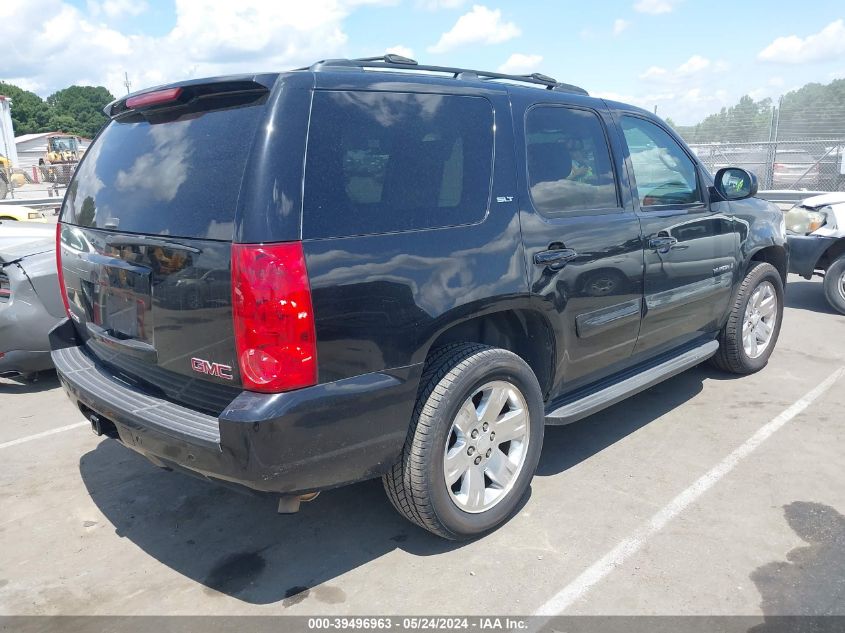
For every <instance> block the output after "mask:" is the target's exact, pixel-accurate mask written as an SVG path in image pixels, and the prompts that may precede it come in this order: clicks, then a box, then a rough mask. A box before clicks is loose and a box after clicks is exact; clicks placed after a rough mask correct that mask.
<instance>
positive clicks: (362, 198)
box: [303, 91, 493, 238]
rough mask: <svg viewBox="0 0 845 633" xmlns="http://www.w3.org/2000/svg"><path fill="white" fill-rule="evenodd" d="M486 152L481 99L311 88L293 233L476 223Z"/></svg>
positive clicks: (485, 105)
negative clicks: (299, 227)
mask: <svg viewBox="0 0 845 633" xmlns="http://www.w3.org/2000/svg"><path fill="white" fill-rule="evenodd" d="M492 156H493V110H492V107H491V105H490V102H489V101H487V100H486V99H484V98H481V97H465V96H456V95H435V94H414V93H383V92H357V91H320V92H317V93H315V95H314V103H313V106H312V113H311V127H310V130H309V134H308V151H307V159H306V167H305V200H304V218H303V236H304V237H306V238H325V237H338V236H347V235H361V234H372V233H388V232H393V231H405V230H412V229H426V228H435V227H445V226H456V225H460V224H471V223H473V222H478V221H480V220H481V219H482V218H483V217H484V215H485V213H486V211H487V203H488V199H489V192H490V172H491V167H492Z"/></svg>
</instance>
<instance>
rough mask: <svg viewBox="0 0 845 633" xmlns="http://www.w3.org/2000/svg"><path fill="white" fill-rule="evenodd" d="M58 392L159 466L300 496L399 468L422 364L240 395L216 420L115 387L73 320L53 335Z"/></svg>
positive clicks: (128, 388) (129, 387)
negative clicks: (107, 424) (110, 426)
mask: <svg viewBox="0 0 845 633" xmlns="http://www.w3.org/2000/svg"><path fill="white" fill-rule="evenodd" d="M50 342H51V347H52V348H53V352H52V358H53V362H54V364H55V365H56V370H57V372H58V375H59V379H60V380H61V383H62V386H63V387H64V389H65V391H66V393H67V394H68V396H69V397H70V399H71V400H72V401H73V402H74V403H75V404H76V405H77V406H79V407H80V409H82V410H83V411H84V412H89V411H90V412H94V413H96V414H97V415H99V416H101V417H103V418H106V419H107V420H109V421H111V422H112V423H114V425H115V427H116V428H117V431H118V434H119V440H120V441H121V442H122V443H123V444H125V445H126V446H128V447H129V448H131V449H133V450H135V451H137V452H139V453H141V454H143V455H145V456H146V457H148V458H149V459H150V460H151V461H153V462H154V463H156V464H158V465H163V466H171V467H177V468H181V469H187V470H189V471H192V472H193V473H196V474H199V475H202V476H204V477H206V478H208V479H211V480H219V481H222V482H227V483H231V484H236V485H240V486H243V487H246V488H249V489H252V490H257V491H261V492H273V493H302V492H309V491H313V490H322V489H326V488H333V487H336V486H339V485H343V484H346V483H352V482H355V481H360V480H363V479H370V478H372V477H377V476H379V475H381V474H383V473H384V472H386V471H387V470H388V469H389V468H390V467H391V466H392V465H393V463H394V462H395V461H396V459H397V458H398V456H399V453H400V452H401V450H402V446H403V444H404V442H405V436H406V434H407V431H408V424H409V421H410V418H411V412H412V409H413V406H414V400H415V397H416V391H417V384H418V382H419V378H420V374H421V371H422V366H421V365H413V366H410V367H404V368H399V369H394V370H389V371H387V372H378V373H371V374H364V375H361V376H355V377H353V378H347V379H344V380H339V381H337V382H332V383H324V384H321V385H316V386H314V387H309V388H307V389H300V390H297V391H291V392H288V393H280V394H259V393H253V392H249V391H244V392H242V393H241V394H240V395H239V396H238V397H236V398H235V399H234V400H233V401H232V402H231V403H230V404H229V406H228V407H227V408H226V409H225V410H224V411H223V412H222V413H221V414H220V416H218V417H214V416H212V415H207V414H204V413H199V412H197V411H194V410H193V409H189V408H186V407H184V406H181V405H179V404H176V403H173V402H170V401H168V400H164V399H161V398H156V397H154V396H152V395H150V394H148V393H146V392H144V391H142V390H141V389H139V388H137V387H135V386H132V385H129V384H127V383H125V382H123V381H121V380H118V379H117V378H116V377H115V376H114V375H113V374H112V373H111V372H110V371H109V370H108V369H107V368H105V367H103V366H102V365H100V364H98V363H97V362H96V361H95V360H94V359H93V358H92V357H91V356H90V355H89V354H88V353H87V352H86V351H85V348H84V346H82V345H81V343H80V342H79V341H78V340H77V338H76V335H75V330H74V328H73V325H72V324H71V323H70V321H68V320H65V321H63V322H62V323H60V324H59V325H58V326H57V327H56V328H55V329H54V330H53V331H52V332H51V333H50Z"/></svg>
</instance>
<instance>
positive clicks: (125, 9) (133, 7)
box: [88, 0, 149, 20]
mask: <svg viewBox="0 0 845 633" xmlns="http://www.w3.org/2000/svg"><path fill="white" fill-rule="evenodd" d="M147 9H149V5H148V4H147V3H146V2H145V0H104V1H103V2H96V1H95V0H88V11H89V13H90V14H91V15H92V16H93V17H95V18H96V17H100V16H103V17H106V18H109V19H112V20H114V19H117V18H122V17H124V16H132V15H141V14H142V13H143V12H144V11H146V10H147Z"/></svg>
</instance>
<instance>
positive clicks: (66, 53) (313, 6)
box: [0, 0, 391, 96]
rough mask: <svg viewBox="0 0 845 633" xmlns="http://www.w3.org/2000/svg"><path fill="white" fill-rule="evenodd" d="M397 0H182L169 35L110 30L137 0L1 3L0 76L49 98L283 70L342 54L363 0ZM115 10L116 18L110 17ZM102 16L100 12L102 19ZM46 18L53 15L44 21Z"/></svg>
mask: <svg viewBox="0 0 845 633" xmlns="http://www.w3.org/2000/svg"><path fill="white" fill-rule="evenodd" d="M374 1H375V2H380V3H389V2H390V1H391V0H310V1H309V2H308V3H300V2H295V1H294V0H282V1H279V2H275V3H269V2H265V1H264V0H239V1H238V2H219V1H215V0H176V4H175V25H174V26H173V28H172V30H170V31H169V32H168V33H165V34H163V35H161V36H157V37H153V36H148V35H138V34H132V33H131V32H129V31H128V30H127V31H123V30H121V29H120V28H117V27H113V26H110V25H108V24H107V23H104V22H108V19H110V15H111V16H120V15H121V11H129V12H130V13H131V11H133V10H135V7H136V6H138V5H137V3H131V2H123V1H122V0H111V1H109V0H105V1H103V2H97V3H96V7H95V8H91V9H89V10H87V11H86V10H84V9H79V8H77V7H74V6H72V5H70V4H69V3H67V2H64V1H63V0H39V2H37V3H36V2H27V1H17V0H11V1H10V0H0V24H13V25H14V28H8V29H5V30H4V31H3V36H2V44H3V46H2V49H3V55H1V56H0V78H2V79H3V80H4V81H9V82H11V83H15V84H17V85H22V86H25V87H27V88H29V89H32V90H34V91H35V92H38V93H39V94H41V95H42V96H46V95H47V94H50V93H51V92H53V91H55V90H57V89H60V88H65V87H67V86H68V85H70V84H88V85H104V86H106V87H107V88H108V89H109V90H111V92H112V93H113V94H116V95H117V94H123V93H124V88H123V73H124V71H126V72H128V73H129V78H130V80H131V81H132V87H133V89H141V88H145V87H149V86H153V85H157V84H161V83H166V82H169V81H177V80H182V79H188V78H191V77H203V76H209V75H216V74H227V73H237V72H250V71H255V70H273V69H277V70H284V69H287V68H293V67H296V66H301V65H304V64H308V63H310V62H313V61H315V60H318V59H324V58H327V57H337V56H341V55H342V54H343V49H344V46H345V44H346V42H347V36H346V33H345V32H344V30H343V21H344V19H345V18H346V17H347V16H348V15H349V14H350V13H351V12H352V11H354V10H355V8H356V7H358V6H360V5H362V4H368V3H372V2H374ZM109 11H111V14H109ZM95 12H96V15H95ZM45 16H48V17H46V18H45Z"/></svg>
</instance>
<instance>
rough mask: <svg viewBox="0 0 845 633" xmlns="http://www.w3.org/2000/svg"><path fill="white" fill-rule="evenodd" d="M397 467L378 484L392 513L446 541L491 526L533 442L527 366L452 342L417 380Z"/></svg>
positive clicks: (539, 410)
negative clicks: (381, 483)
mask: <svg viewBox="0 0 845 633" xmlns="http://www.w3.org/2000/svg"><path fill="white" fill-rule="evenodd" d="M421 385H422V387H421V390H420V393H419V397H418V399H417V404H416V407H415V408H414V414H413V417H412V420H411V427H410V429H409V432H408V437H407V440H406V442H405V447H404V449H403V451H402V455H401V456H400V458H399V461H398V462H397V463H396V464H395V465H394V466H393V468H392V469H391V470H390V472H388V473H387V474H386V475H385V476H384V479H383V481H384V488H385V490H386V491H387V495H388V497H389V498H390V501H391V503H392V504H393V506H394V507H395V508H396V509H397V510H398V511H399V512H400V513H401V514H402V515H404V516H405V517H406V518H408V519H409V520H410V521H412V522H414V523H416V524H417V525H419V526H420V527H423V528H425V529H426V530H429V531H430V532H433V533H434V534H437V535H438V536H442V537H443V538H447V539H450V540H457V539H466V538H471V537H474V536H478V535H480V534H483V533H485V532H487V531H489V530H492V529H493V528H496V527H498V526H499V525H501V524H502V523H503V522H504V521H506V520H507V519H508V517H510V516H511V514H512V513H513V512H514V511H515V510H516V509H517V507H518V505H519V503H520V501H521V499H522V497H523V496H524V495H525V492H526V491H527V489H528V486H529V484H530V483H531V479H532V477H533V476H534V471H535V470H536V468H537V462H538V461H539V459H540V449H541V448H542V444H543V425H544V422H545V421H544V416H543V398H542V394H541V393H540V386H539V385H538V383H537V378H536V377H535V375H534V372H532V371H531V368H530V367H529V366H528V365H527V364H526V363H525V361H523V360H522V359H521V358H519V357H518V356H516V355H515V354H512V353H511V352H508V351H506V350H502V349H496V348H492V347H488V346H486V345H480V344H474V343H454V344H451V345H447V346H445V347H442V348H440V349H439V350H436V351H435V352H433V353H432V354H431V356H430V358H429V360H428V361H427V363H426V367H425V370H424V372H423V377H422V382H421Z"/></svg>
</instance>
